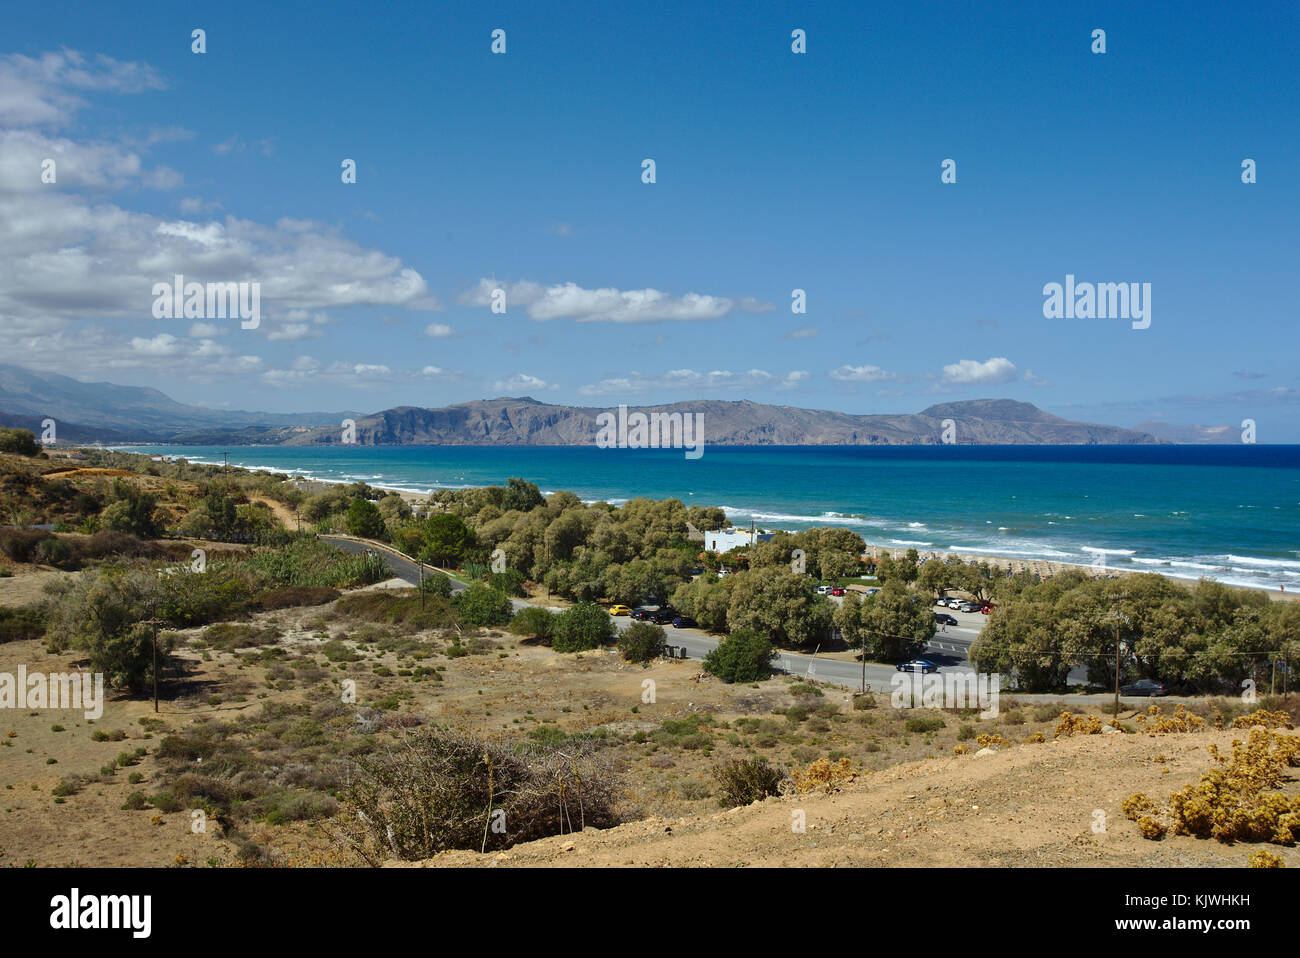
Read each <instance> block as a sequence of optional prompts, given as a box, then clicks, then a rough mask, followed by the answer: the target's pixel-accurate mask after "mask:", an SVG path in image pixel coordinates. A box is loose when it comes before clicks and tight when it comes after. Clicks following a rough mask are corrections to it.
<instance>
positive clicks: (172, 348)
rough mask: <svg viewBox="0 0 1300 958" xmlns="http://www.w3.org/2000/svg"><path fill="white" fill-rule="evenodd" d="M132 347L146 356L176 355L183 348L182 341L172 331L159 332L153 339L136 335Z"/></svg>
mask: <svg viewBox="0 0 1300 958" xmlns="http://www.w3.org/2000/svg"><path fill="white" fill-rule="evenodd" d="M131 348H132V349H134V350H135V351H136V352H137V353H143V354H145V355H146V356H175V355H176V354H177V353H178V352H180V350H181V341H180V340H179V339H177V338H176V337H175V336H173V335H172V334H171V333H159V334H158V335H157V336H154V337H153V338H152V339H143V338H141V337H139V336H136V337H134V338H133V339H132V340H131Z"/></svg>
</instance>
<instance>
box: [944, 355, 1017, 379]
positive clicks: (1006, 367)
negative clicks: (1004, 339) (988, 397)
mask: <svg viewBox="0 0 1300 958" xmlns="http://www.w3.org/2000/svg"><path fill="white" fill-rule="evenodd" d="M1015 378H1016V366H1015V364H1014V363H1013V362H1011V360H1009V359H1007V358H1006V357H1005V356H995V357H993V358H992V359H986V360H985V361H984V362H982V363H981V362H976V361H975V360H973V359H962V360H959V361H958V362H955V363H949V364H948V365H947V366H944V367H943V374H942V376H941V382H943V383H945V384H947V385H951V386H987V385H995V384H998V383H1009V382H1011V381H1012V380H1014V379H1015Z"/></svg>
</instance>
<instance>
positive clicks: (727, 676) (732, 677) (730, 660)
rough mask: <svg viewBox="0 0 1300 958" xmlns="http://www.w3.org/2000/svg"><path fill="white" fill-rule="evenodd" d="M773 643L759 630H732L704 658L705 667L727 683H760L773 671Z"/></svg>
mask: <svg viewBox="0 0 1300 958" xmlns="http://www.w3.org/2000/svg"><path fill="white" fill-rule="evenodd" d="M776 654H777V653H776V650H775V649H774V648H772V643H771V642H769V641H768V640H767V639H766V638H765V637H764V636H762V635H760V634H758V633H757V632H751V631H748V630H739V631H736V632H732V633H731V634H730V635H728V636H727V637H726V638H724V639H723V640H722V641H721V642H719V643H718V645H717V647H716V648H714V649H712V650H711V651H710V652H709V654H708V655H706V656H705V657H704V670H705V671H706V672H709V673H711V674H712V675H716V676H717V677H718V678H720V679H722V681H724V682H759V681H762V680H763V679H766V678H768V677H770V676H771V674H772V661H773V660H774V659H775V658H776Z"/></svg>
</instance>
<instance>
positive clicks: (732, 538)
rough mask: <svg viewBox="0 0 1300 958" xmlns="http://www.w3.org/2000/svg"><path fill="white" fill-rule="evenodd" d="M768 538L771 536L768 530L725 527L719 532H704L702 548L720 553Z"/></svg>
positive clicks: (764, 540)
mask: <svg viewBox="0 0 1300 958" xmlns="http://www.w3.org/2000/svg"><path fill="white" fill-rule="evenodd" d="M770 538H772V533H770V532H758V533H754V532H750V531H749V530H748V529H746V530H744V531H737V530H735V529H725V530H723V531H721V532H706V533H704V548H705V549H706V550H707V551H709V552H716V553H717V554H718V555H722V554H723V553H726V552H730V551H731V550H732V549H735V548H736V547H738V546H752V545H753V544H754V543H756V542H766V541H767V540H768V539H770Z"/></svg>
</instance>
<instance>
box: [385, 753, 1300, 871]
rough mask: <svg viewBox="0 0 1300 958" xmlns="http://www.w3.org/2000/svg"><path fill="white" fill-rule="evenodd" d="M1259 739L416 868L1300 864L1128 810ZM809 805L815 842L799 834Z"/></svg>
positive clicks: (965, 767)
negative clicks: (1212, 751)
mask: <svg viewBox="0 0 1300 958" xmlns="http://www.w3.org/2000/svg"><path fill="white" fill-rule="evenodd" d="M1246 734H1247V733H1246V732H1244V731H1240V730H1239V731H1235V732H1233V731H1213V732H1202V733H1193V734H1181V735H1179V734H1174V735H1146V734H1139V735H1094V736H1085V737H1077V738H1073V739H1064V740H1059V741H1053V742H1047V743H1043V744H1031V745H1018V746H1012V747H1010V748H1007V749H1005V750H1003V751H999V752H997V753H995V754H990V755H979V756H976V755H963V756H955V757H951V758H942V759H937V760H927V761H920V762H910V763H908V764H906V765H901V766H897V767H894V768H890V769H886V770H884V771H881V772H875V773H872V774H870V775H869V776H867V777H866V778H865V779H861V780H859V781H858V782H855V783H853V784H852V785H850V786H849V787H848V788H846V789H845V790H844V791H841V792H838V793H835V794H830V795H826V794H805V795H799V796H788V797H774V798H769V799H767V800H766V801H763V802H759V803H756V804H754V805H750V806H748V807H745V808H738V809H733V810H731V811H725V812H722V811H720V812H718V813H716V814H710V815H702V816H693V817H687V818H679V819H650V820H646V821H641V822H636V823H632V824H628V825H622V826H619V827H618V828H613V829H609V830H606V831H596V830H589V831H586V832H582V833H580V834H576V835H566V836H558V837H554V838H547V839H543V840H541V841H536V842H530V843H528V844H523V845H517V846H515V847H514V848H512V849H510V850H509V851H507V852H503V853H501V854H498V855H488V856H482V855H477V854H474V853H472V852H448V853H445V854H442V855H439V856H437V857H436V858H434V859H431V860H428V861H425V862H419V863H412V864H415V865H418V866H423V867H430V866H435V867H436V866H454V867H468V866H498V867H500V866H517V865H523V866H549V865H561V866H596V867H611V866H613V867H617V866H686V867H743V866H798V867H827V866H836V865H844V866H891V865H897V866H905V867H914V866H915V867H940V868H952V867H961V866H993V867H999V866H1002V867H1014V866H1021V865H1025V866H1076V867H1084V866H1108V865H1117V866H1159V867H1166V868H1167V867H1183V866H1227V867H1245V866H1246V865H1247V862H1248V860H1249V858H1250V856H1251V854H1252V852H1254V851H1255V850H1256V849H1258V848H1265V849H1267V850H1268V851H1271V852H1273V853H1274V854H1277V855H1279V856H1281V857H1282V859H1283V860H1284V861H1285V862H1286V865H1287V866H1288V867H1292V868H1294V867H1300V850H1297V849H1296V848H1285V847H1281V846H1278V845H1254V844H1237V845H1224V844H1221V843H1219V842H1217V841H1214V840H1201V839H1196V838H1190V837H1186V836H1178V837H1167V838H1165V839H1163V840H1161V841H1149V840H1147V839H1144V838H1142V837H1141V836H1140V835H1139V834H1138V830H1137V826H1136V825H1135V824H1134V823H1133V822H1130V821H1128V820H1127V819H1125V818H1124V816H1123V814H1122V812H1121V810H1120V803H1121V802H1122V801H1123V800H1124V799H1125V798H1127V797H1128V796H1129V795H1131V794H1133V793H1134V792H1138V791H1141V792H1145V793H1147V794H1148V795H1149V796H1151V797H1152V798H1156V799H1158V800H1161V801H1163V800H1164V799H1167V797H1168V795H1169V794H1170V793H1171V792H1173V791H1175V790H1177V789H1178V788H1180V787H1182V786H1183V785H1184V784H1188V783H1192V782H1196V781H1197V780H1198V779H1199V777H1200V775H1201V773H1202V772H1204V771H1205V770H1206V769H1207V768H1209V767H1210V765H1211V764H1212V760H1211V758H1210V756H1209V754H1208V752H1207V751H1206V746H1207V745H1208V744H1210V743H1211V742H1216V743H1218V744H1219V746H1220V747H1221V748H1227V747H1229V746H1230V743H1231V741H1232V739H1233V738H1234V737H1235V738H1243V739H1244V738H1245V737H1246ZM1296 786H1297V783H1296V781H1294V776H1293V780H1292V781H1291V782H1289V783H1288V784H1287V787H1286V789H1285V791H1286V792H1288V793H1290V794H1295V793H1296V792H1297V791H1298V789H1297V787H1296ZM798 811H802V812H803V814H804V817H805V820H806V831H805V833H803V834H799V833H797V832H795V831H794V830H793V828H792V823H793V821H794V820H795V813H797V812H798ZM1098 811H1100V812H1101V813H1104V817H1103V815H1099V814H1098ZM1094 826H1096V829H1097V830H1094ZM390 864H392V865H394V866H401V865H407V864H408V863H404V862H400V863H399V862H393V863H390Z"/></svg>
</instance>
